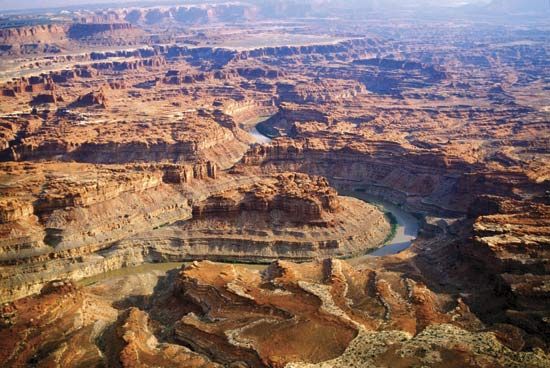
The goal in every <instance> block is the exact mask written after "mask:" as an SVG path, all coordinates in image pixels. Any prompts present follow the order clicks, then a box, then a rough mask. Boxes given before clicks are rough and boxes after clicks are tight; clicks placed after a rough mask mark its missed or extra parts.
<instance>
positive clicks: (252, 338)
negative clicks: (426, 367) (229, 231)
mask: <svg viewBox="0 0 550 368" xmlns="http://www.w3.org/2000/svg"><path fill="white" fill-rule="evenodd" d="M401 282H402V283H403V285H404V286H403V285H401V286H398V285H399V282H397V281H396V280H392V279H391V278H389V277H387V276H386V275H383V274H380V273H379V272H377V271H375V270H371V269H368V268H367V269H363V270H362V271H356V270H354V269H353V268H351V267H350V266H349V265H347V264H346V263H345V262H341V261H335V260H326V261H323V262H317V263H313V264H307V265H302V266H298V265H295V264H291V263H288V262H281V261H279V262H275V263H273V264H272V265H271V266H270V267H269V268H268V269H267V270H266V271H264V272H263V273H261V274H260V273H258V272H254V271H251V270H246V269H245V268H242V267H239V266H232V265H217V264H213V263H209V262H202V263H194V264H193V265H191V266H189V267H188V268H186V269H184V270H183V271H182V272H181V274H180V278H179V280H178V281H177V284H176V295H177V297H178V298H181V300H182V302H184V303H191V304H193V305H195V306H196V309H194V313H189V314H187V315H185V316H184V317H183V318H181V320H180V321H179V322H178V323H177V324H176V329H175V333H174V334H175V339H176V340H177V341H181V342H182V343H183V344H185V345H188V346H191V347H193V349H194V350H195V351H198V352H201V353H202V354H205V355H208V356H214V357H215V359H216V360H217V361H220V362H223V363H224V364H230V363H231V362H234V361H237V360H241V361H246V362H247V364H250V365H254V366H261V367H263V366H269V367H285V366H287V367H325V366H330V367H348V366H350V365H352V364H353V365H354V366H357V367H371V366H379V365H381V364H383V363H382V362H388V361H391V362H393V363H394V364H400V362H403V363H404V362H405V361H406V362H407V363H404V364H428V362H429V361H431V360H430V359H431V358H429V357H428V356H427V355H423V354H419V353H418V352H419V351H420V350H421V349H423V348H424V347H427V346H429V350H430V351H431V352H434V353H435V352H439V351H441V352H443V351H445V352H446V354H451V355H452V356H453V358H452V359H453V361H454V362H464V364H467V363H466V360H467V359H470V358H472V357H473V358H474V359H476V361H480V362H481V361H483V362H484V363H481V364H480V366H484V367H491V366H495V365H500V364H508V365H516V366H525V367H542V366H543V365H544V364H547V362H548V359H549V358H548V356H547V355H545V354H544V353H542V352H541V351H537V352H536V353H533V352H525V353H516V352H514V351H512V350H510V349H509V348H507V347H505V346H503V345H502V343H501V342H499V341H498V340H497V339H496V338H495V335H494V334H492V333H487V332H483V331H482V330H477V329H476V328H475V327H474V326H475V324H476V321H475V319H471V314H470V312H469V310H468V308H467V306H465V305H464V304H463V303H462V302H461V301H460V299H459V300H458V301H457V302H456V304H454V305H455V306H456V307H455V308H452V309H444V308H443V306H442V305H441V304H439V300H440V299H439V298H440V296H438V295H437V294H435V293H433V292H431V291H430V290H428V289H427V288H426V286H425V285H423V284H422V283H420V282H416V281H413V280H412V279H407V278H403V279H401ZM196 310H198V311H196ZM249 318H250V319H249ZM250 320H252V321H253V322H250ZM382 321H383V322H382ZM468 331H470V332H468ZM327 333H329V334H330V339H328V338H327V337H326V336H327ZM277 341H281V342H282V341H284V342H285V343H284V344H283V343H281V344H278V343H275V342H277ZM493 351H499V353H498V354H494V353H493ZM365 352H368V353H367V354H365ZM465 356H468V357H469V358H466V357H465ZM293 361H294V363H293Z"/></svg>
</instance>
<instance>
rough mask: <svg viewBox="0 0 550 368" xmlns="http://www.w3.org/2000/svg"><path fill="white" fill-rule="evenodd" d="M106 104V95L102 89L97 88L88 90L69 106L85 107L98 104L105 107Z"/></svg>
mask: <svg viewBox="0 0 550 368" xmlns="http://www.w3.org/2000/svg"><path fill="white" fill-rule="evenodd" d="M107 105H108V102H107V96H106V95H105V91H104V90H102V89H101V90H99V91H97V92H94V91H92V92H89V93H86V94H85V95H82V96H80V97H78V98H77V99H76V100H75V101H74V102H73V103H72V104H70V105H69V106H70V107H73V108H74V107H87V106H99V107H101V108H106V107H107Z"/></svg>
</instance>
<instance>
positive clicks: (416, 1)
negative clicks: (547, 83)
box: [0, 0, 491, 12]
mask: <svg viewBox="0 0 550 368" xmlns="http://www.w3.org/2000/svg"><path fill="white" fill-rule="evenodd" d="M257 1H258V0H251V1H246V0H244V1H242V2H243V3H246V2H257ZM328 1H332V0H328ZM337 1H338V0H336V1H334V2H337ZM205 2H209V1H204V0H188V1H177V0H174V1H170V0H143V1H139V0H74V1H71V2H69V3H67V1H63V0H51V1H45V0H0V12H1V11H11V10H27V9H28V10H31V9H48V8H64V7H67V8H69V7H75V6H87V5H102V4H105V5H124V4H132V3H142V4H147V5H149V4H151V5H154V4H155V3H158V4H170V5H185V4H197V3H205ZM210 2H211V3H212V2H226V1H223V0H218V1H210ZM227 2H229V1H227ZM310 2H311V3H323V2H327V0H310ZM363 2H365V1H363V0H356V1H353V0H352V1H345V2H344V3H347V4H349V3H354V4H355V5H359V4H358V3H363ZM370 2H371V3H374V4H375V5H376V6H381V5H388V4H390V3H391V6H392V7H394V6H396V5H400V6H403V7H407V6H421V5H431V6H462V5H469V4H483V3H490V2H491V0H409V1H407V2H406V3H405V2H403V1H392V0H389V1H372V0H371V1H370Z"/></svg>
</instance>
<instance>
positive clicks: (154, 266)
mask: <svg viewBox="0 0 550 368" xmlns="http://www.w3.org/2000/svg"><path fill="white" fill-rule="evenodd" d="M267 119H269V116H262V117H258V118H254V119H251V120H249V121H247V122H245V123H243V124H242V125H243V127H247V128H248V132H249V133H250V134H251V135H252V136H253V137H254V138H255V139H256V143H260V144H262V143H269V142H271V139H270V138H268V137H266V136H264V135H262V134H261V133H260V132H259V131H258V130H257V129H256V125H257V124H259V123H261V122H263V121H265V120H267ZM340 194H341V195H345V196H350V197H355V198H358V199H361V200H364V201H366V202H368V203H371V204H374V205H376V206H378V207H379V208H380V210H381V211H383V212H390V213H391V214H392V215H393V217H394V218H395V220H396V222H397V224H396V225H397V226H396V229H395V234H394V236H393V237H392V238H391V239H389V240H388V241H386V244H385V245H384V246H382V247H380V248H378V249H376V250H374V251H372V252H370V253H367V254H364V255H360V256H356V257H353V258H349V259H346V261H347V262H349V263H350V264H352V265H359V264H361V263H364V261H365V260H366V259H368V258H369V257H382V256H387V255H391V254H397V253H399V252H402V251H404V250H405V249H407V248H409V247H410V246H411V244H412V241H413V240H414V239H416V237H417V235H418V230H419V228H420V223H419V221H418V219H417V218H416V217H414V216H413V215H411V214H410V213H408V212H406V211H404V210H403V209H401V208H400V207H398V206H396V205H394V204H392V203H390V202H387V201H384V200H381V199H379V198H376V197H373V196H370V195H368V194H366V193H364V192H361V191H359V190H354V191H353V192H341V193H340ZM185 264H187V262H170V263H146V264H142V265H139V266H133V267H125V268H122V269H118V270H114V271H109V272H105V273H102V274H99V275H95V276H91V277H87V278H85V279H82V280H80V281H78V284H79V285H83V286H88V285H92V284H95V283H97V282H101V281H104V280H107V279H110V278H116V277H122V276H126V275H133V274H140V273H148V272H164V273H165V272H168V271H170V270H174V269H177V268H180V267H181V266H183V265H185ZM235 264H238V263H235ZM239 265H242V266H243V267H246V268H249V269H254V270H264V269H265V268H267V265H265V264H239Z"/></svg>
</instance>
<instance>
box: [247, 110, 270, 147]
mask: <svg viewBox="0 0 550 368" xmlns="http://www.w3.org/2000/svg"><path fill="white" fill-rule="evenodd" d="M271 116H272V115H267V116H259V117H255V118H253V119H250V120H247V121H245V122H243V123H241V126H242V127H243V129H246V130H248V133H249V134H250V135H251V136H252V137H253V138H254V141H255V143H259V144H264V143H269V142H271V138H269V137H266V136H265V135H263V134H262V133H260V132H259V131H258V128H257V126H258V124H260V123H263V122H264V121H266V120H267V119H269V118H270V117H271Z"/></svg>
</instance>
